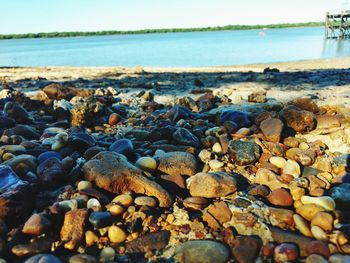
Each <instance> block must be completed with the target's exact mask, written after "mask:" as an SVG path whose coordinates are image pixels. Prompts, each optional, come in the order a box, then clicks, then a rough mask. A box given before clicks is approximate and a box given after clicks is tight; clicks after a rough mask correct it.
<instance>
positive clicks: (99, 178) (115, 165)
mask: <svg viewBox="0 0 350 263" xmlns="http://www.w3.org/2000/svg"><path fill="white" fill-rule="evenodd" d="M82 171H83V173H84V176H85V179H86V180H88V181H90V182H95V184H96V185H97V186H98V187H100V188H102V189H104V190H107V191H109V192H112V193H125V192H128V191H133V192H135V193H142V194H145V195H148V196H154V197H156V198H157V199H158V201H159V205H160V206H161V207H169V206H171V205H172V198H171V196H170V195H169V194H168V193H167V192H166V191H165V190H164V189H163V188H162V187H161V186H160V185H159V184H157V183H156V182H154V181H151V180H150V179H148V178H146V177H145V176H144V175H143V173H142V171H141V170H140V169H139V168H137V167H135V166H133V165H132V164H131V163H129V162H128V161H127V159H126V158H125V156H123V155H121V154H118V153H114V152H101V153H99V154H97V155H96V156H94V157H93V158H92V159H91V160H90V161H88V162H86V163H85V164H84V165H83V167H82Z"/></svg>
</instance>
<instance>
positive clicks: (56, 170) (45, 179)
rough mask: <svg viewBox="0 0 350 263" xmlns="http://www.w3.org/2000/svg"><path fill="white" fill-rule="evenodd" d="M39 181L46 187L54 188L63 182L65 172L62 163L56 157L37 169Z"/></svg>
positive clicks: (47, 160)
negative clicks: (56, 184) (53, 186)
mask: <svg viewBox="0 0 350 263" xmlns="http://www.w3.org/2000/svg"><path fill="white" fill-rule="evenodd" d="M37 174H38V178H39V181H40V182H41V183H42V184H43V185H45V186H52V185H55V183H57V182H59V181H62V179H63V176H64V175H65V171H64V169H63V166H62V163H61V161H60V160H59V159H57V158H56V157H51V158H49V159H46V160H45V161H44V162H42V163H41V164H40V165H39V166H38V168H37Z"/></svg>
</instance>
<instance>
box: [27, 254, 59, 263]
mask: <svg viewBox="0 0 350 263" xmlns="http://www.w3.org/2000/svg"><path fill="white" fill-rule="evenodd" d="M24 263H63V261H61V260H60V259H59V258H58V257H56V256H54V255H51V254H38V255H35V256H32V257H30V258H28V259H27V260H26V261H24Z"/></svg>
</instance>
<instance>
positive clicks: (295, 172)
mask: <svg viewBox="0 0 350 263" xmlns="http://www.w3.org/2000/svg"><path fill="white" fill-rule="evenodd" d="M283 173H284V174H290V175H292V176H293V177H294V178H298V177H299V176H300V175H301V171H300V166H299V164H298V163H297V162H296V161H294V160H288V161H287V162H286V165H285V166H284V167H283Z"/></svg>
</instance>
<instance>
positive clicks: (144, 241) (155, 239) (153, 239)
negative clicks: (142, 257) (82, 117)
mask: <svg viewBox="0 0 350 263" xmlns="http://www.w3.org/2000/svg"><path fill="white" fill-rule="evenodd" d="M169 238H170V232H169V231H164V230H163V231H160V232H155V233H149V234H146V235H144V236H142V237H139V238H137V239H134V240H132V241H130V242H127V243H126V250H127V252H129V253H140V252H141V253H144V252H147V251H150V250H156V249H157V250H160V249H163V248H164V247H166V246H167V245H168V242H169Z"/></svg>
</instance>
